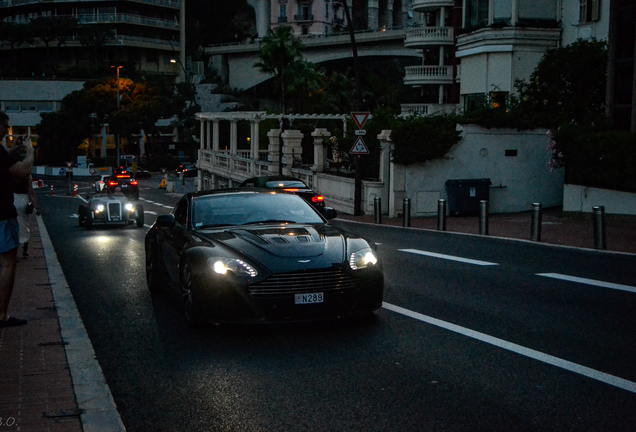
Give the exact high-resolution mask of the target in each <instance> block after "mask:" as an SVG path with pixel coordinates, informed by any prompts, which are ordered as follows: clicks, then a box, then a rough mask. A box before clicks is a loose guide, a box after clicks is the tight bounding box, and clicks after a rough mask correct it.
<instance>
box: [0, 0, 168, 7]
mask: <svg viewBox="0 0 636 432" xmlns="http://www.w3.org/2000/svg"><path fill="white" fill-rule="evenodd" d="M79 1H80V0H76V2H77V3H79ZM135 1H136V2H137V3H145V4H151V5H155V6H164V7H169V8H175V9H178V8H179V7H181V0H135ZM9 3H11V4H9ZM40 3H42V0H13V1H12V2H9V1H7V0H3V1H0V7H8V6H22V5H29V4H40ZM47 3H74V2H73V1H72V0H48V1H47Z"/></svg>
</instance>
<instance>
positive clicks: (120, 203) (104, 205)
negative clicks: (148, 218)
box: [77, 193, 144, 230]
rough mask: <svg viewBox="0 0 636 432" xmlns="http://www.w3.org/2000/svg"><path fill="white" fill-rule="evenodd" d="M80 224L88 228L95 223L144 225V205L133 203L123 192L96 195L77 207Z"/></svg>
mask: <svg viewBox="0 0 636 432" xmlns="http://www.w3.org/2000/svg"><path fill="white" fill-rule="evenodd" d="M77 215H78V217H79V226H81V227H82V226H83V227H85V228H86V229H87V230H90V229H93V226H94V225H128V224H132V223H136V224H137V227H138V228H141V227H143V226H144V207H143V206H142V205H141V204H135V203H132V202H131V201H130V200H129V199H128V198H127V197H126V196H125V195H123V194H121V193H113V194H106V193H100V194H96V195H94V196H93V197H92V198H90V199H89V200H88V202H87V203H86V205H83V204H82V205H80V206H79V207H78V209H77Z"/></svg>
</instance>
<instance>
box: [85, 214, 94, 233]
mask: <svg viewBox="0 0 636 432" xmlns="http://www.w3.org/2000/svg"><path fill="white" fill-rule="evenodd" d="M84 226H85V227H86V231H90V230H92V229H93V212H92V211H90V210H89V211H88V212H86V218H85V221H84Z"/></svg>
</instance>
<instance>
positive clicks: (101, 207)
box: [95, 204, 104, 213]
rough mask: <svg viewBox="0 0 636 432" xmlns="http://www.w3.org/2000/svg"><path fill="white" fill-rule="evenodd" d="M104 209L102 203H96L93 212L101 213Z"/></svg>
mask: <svg viewBox="0 0 636 432" xmlns="http://www.w3.org/2000/svg"><path fill="white" fill-rule="evenodd" d="M103 211H104V204H98V205H97V207H95V213H101V212H103Z"/></svg>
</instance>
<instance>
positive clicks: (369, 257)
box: [349, 248, 378, 270]
mask: <svg viewBox="0 0 636 432" xmlns="http://www.w3.org/2000/svg"><path fill="white" fill-rule="evenodd" d="M377 262H378V257H376V256H375V254H374V253H373V251H372V250H371V248H364V249H361V250H359V251H357V252H354V253H352V254H351V255H349V265H350V266H351V269H352V270H360V269H363V268H367V267H369V266H370V265H374V264H375V263H377Z"/></svg>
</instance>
